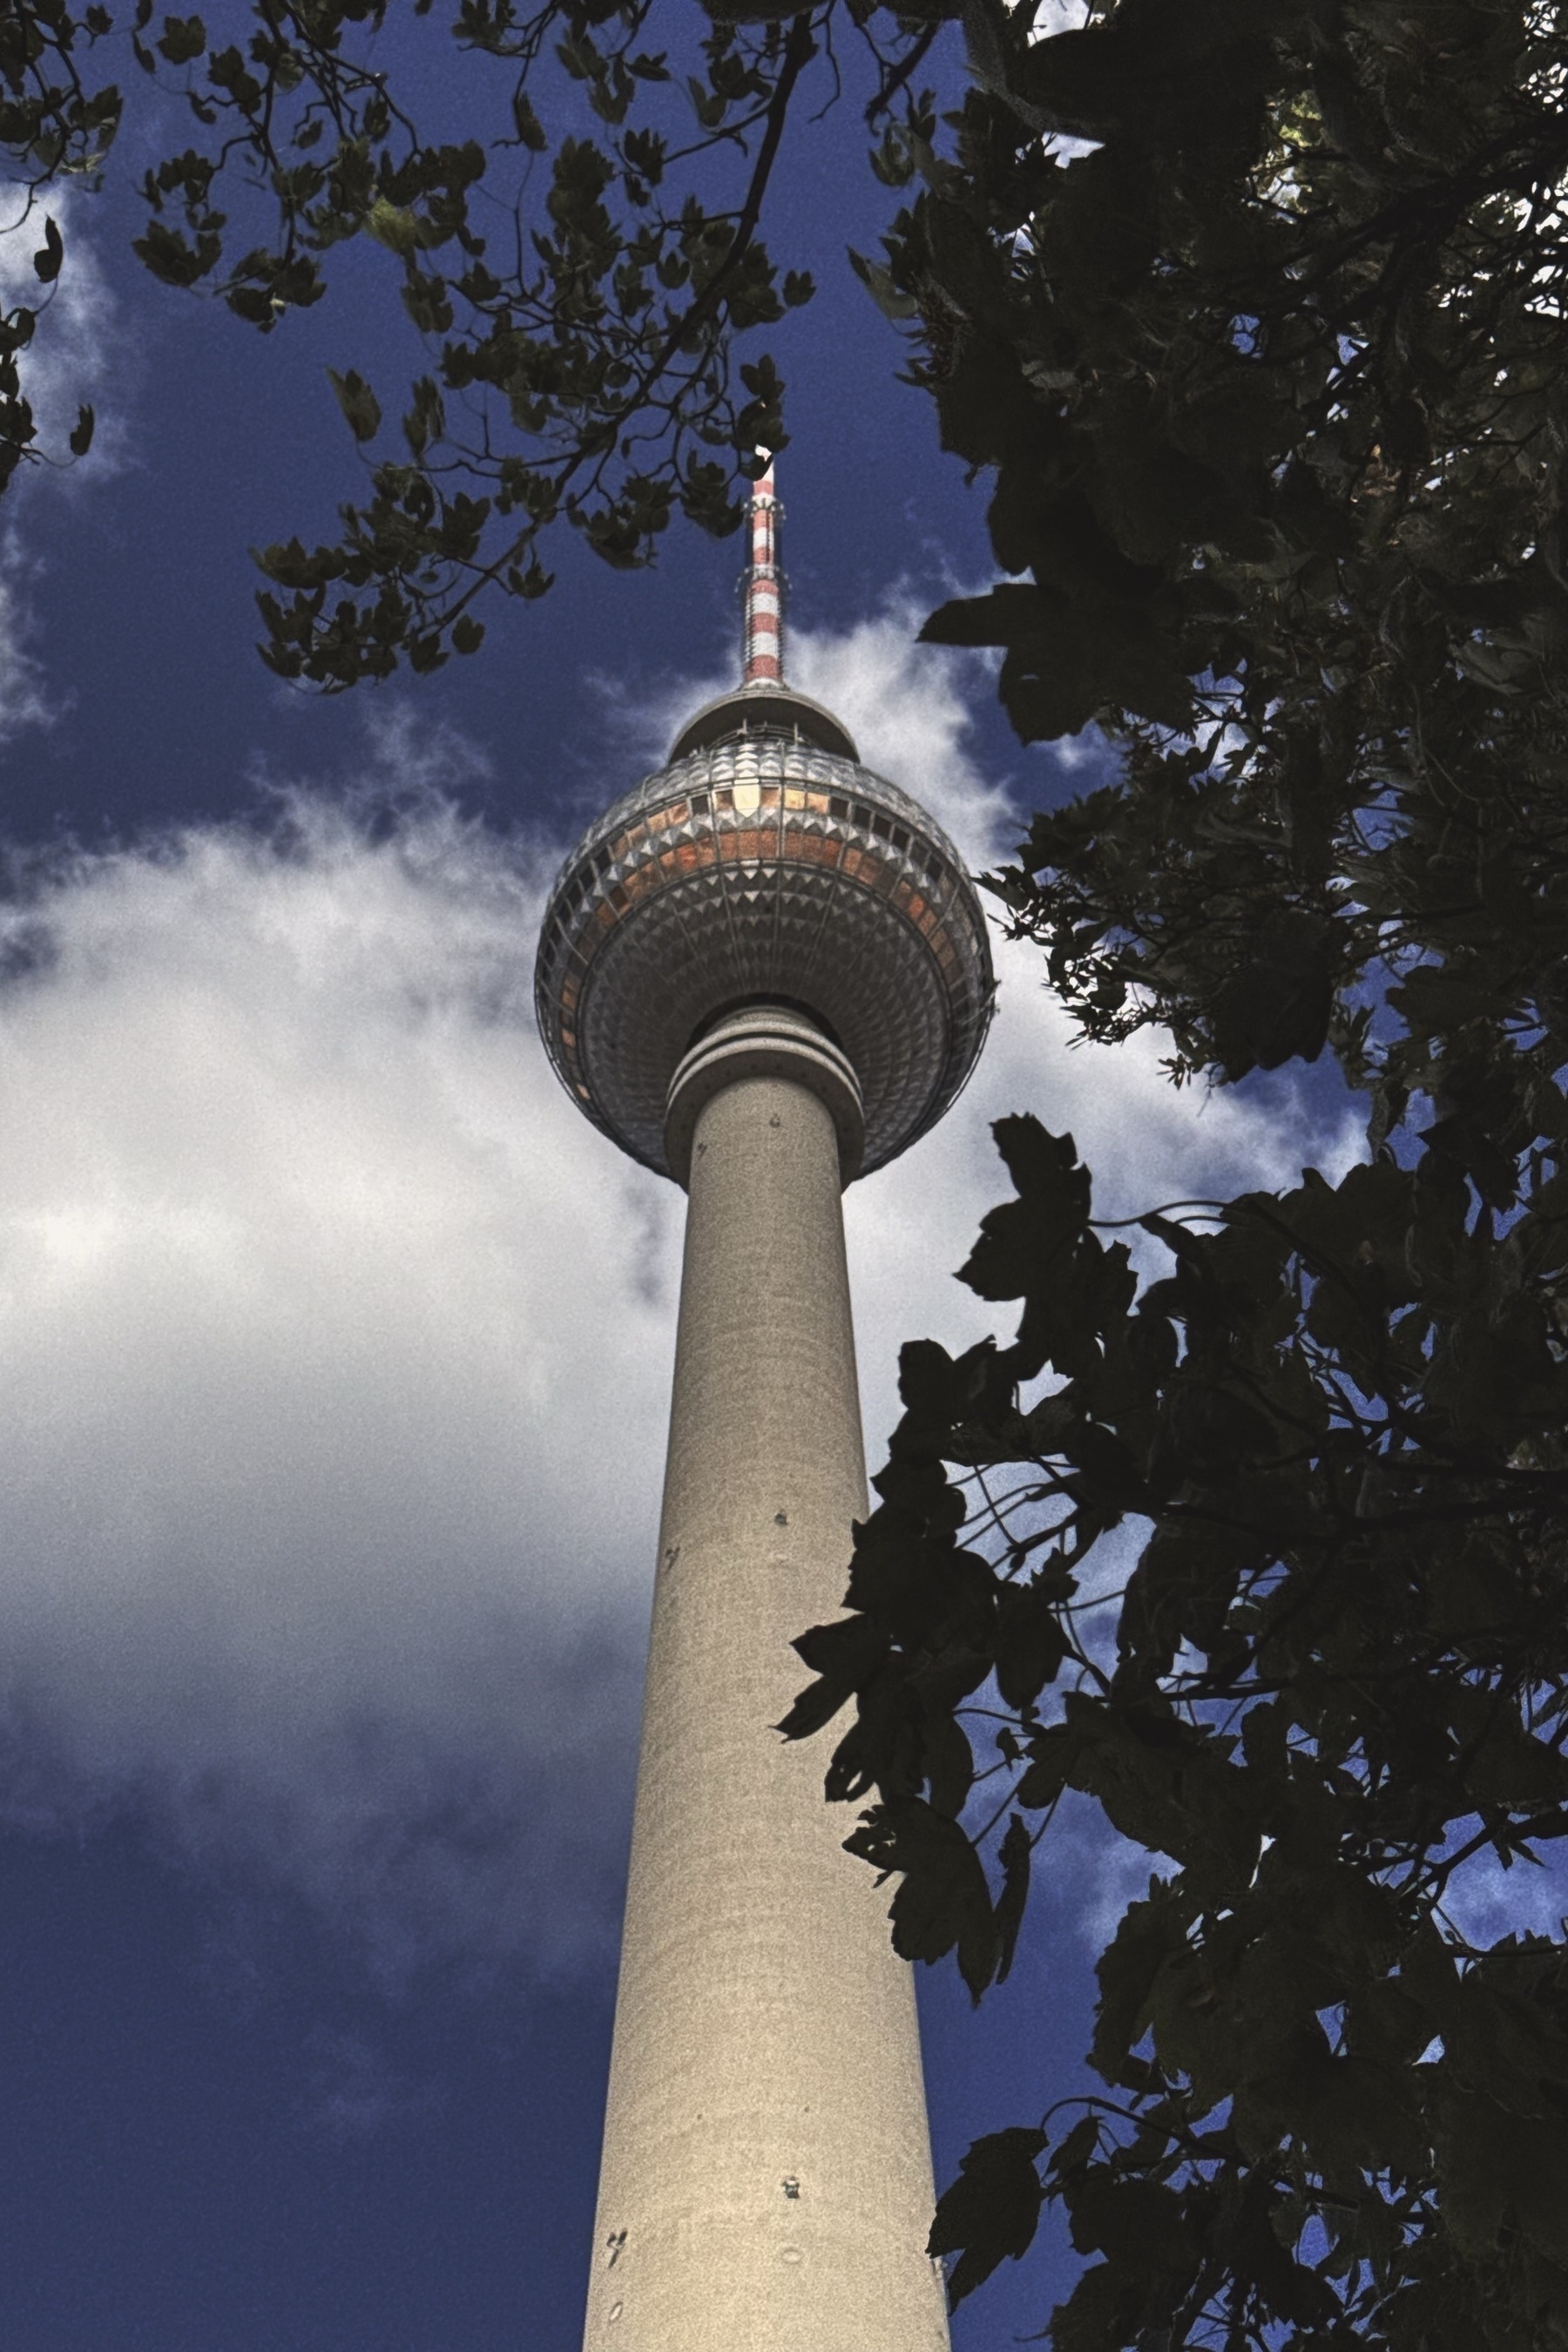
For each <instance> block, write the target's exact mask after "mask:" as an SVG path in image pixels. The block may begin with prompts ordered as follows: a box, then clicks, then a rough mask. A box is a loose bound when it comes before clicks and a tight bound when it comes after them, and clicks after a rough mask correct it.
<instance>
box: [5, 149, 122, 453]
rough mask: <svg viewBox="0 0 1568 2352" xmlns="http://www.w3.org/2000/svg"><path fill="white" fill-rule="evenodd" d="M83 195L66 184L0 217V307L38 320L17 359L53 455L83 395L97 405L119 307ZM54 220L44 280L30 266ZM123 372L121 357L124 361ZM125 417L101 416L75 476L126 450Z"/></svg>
mask: <svg viewBox="0 0 1568 2352" xmlns="http://www.w3.org/2000/svg"><path fill="white" fill-rule="evenodd" d="M84 212H85V200H84V198H83V197H82V195H81V194H80V193H79V191H78V190H77V189H74V188H71V187H68V186H66V185H64V184H57V185H55V186H54V187H52V188H49V189H48V190H47V191H46V192H45V194H43V195H42V196H40V197H39V198H38V199H37V201H36V202H35V204H34V205H33V206H32V208H31V210H30V211H26V212H24V211H23V210H22V209H21V207H20V205H17V207H16V211H15V213H14V214H13V215H9V216H7V217H6V218H5V219H4V220H0V306H3V307H4V308H5V310H14V309H16V307H17V306H18V305H20V306H22V307H25V308H26V309H27V310H31V311H33V313H34V314H35V316H36V317H37V329H36V331H35V333H34V336H33V340H32V341H31V343H30V344H29V345H28V346H27V348H26V351H25V352H23V354H22V357H21V360H20V362H19V365H20V369H21V376H22V391H23V394H24V396H25V397H26V400H27V401H28V402H29V403H30V404H31V406H32V410H33V415H34V417H35V420H36V422H37V432H38V440H39V443H40V445H41V446H42V448H43V449H44V451H45V452H46V453H47V456H48V457H49V458H50V459H51V460H54V461H57V462H58V461H62V460H64V459H66V457H67V448H66V444H67V441H68V436H69V435H70V432H71V429H72V427H73V426H74V425H75V424H76V420H77V410H78V408H79V406H80V405H81V404H83V403H84V402H85V403H88V404H91V405H93V406H95V407H97V406H99V405H100V403H101V401H102V397H103V394H104V391H105V388H106V386H107V385H108V383H109V382H110V370H111V368H112V367H113V365H114V361H115V354H116V348H117V345H116V338H117V331H118V306H117V304H116V302H115V300H114V297H113V296H112V294H111V293H110V289H109V283H108V279H107V278H106V276H105V274H104V268H103V264H102V261H101V259H100V255H99V251H98V247H97V246H96V245H95V243H94V241H93V239H92V237H91V236H89V234H88V232H87V230H86V227H85V226H84ZM46 219H52V220H53V222H54V224H55V226H56V227H57V228H58V230H59V232H60V236H61V239H62V241H63V244H64V247H65V260H64V264H63V266H62V268H61V270H60V274H59V276H58V278H56V279H55V280H54V282H53V284H52V285H46V284H45V283H44V282H43V281H42V280H41V279H40V278H39V277H38V273H37V269H36V268H34V266H33V262H34V256H35V255H36V254H37V253H38V252H39V251H40V250H41V248H42V247H43V243H44V224H45V221H46ZM121 375H123V359H122V360H121ZM123 431H124V427H123V422H122V420H121V417H120V415H119V414H118V412H117V411H115V410H113V409H112V408H110V410H108V411H107V412H104V413H102V414H100V417H99V425H98V430H97V432H96V433H95V435H94V436H93V445H92V447H91V449H90V451H89V454H88V456H87V457H86V458H85V459H83V460H82V462H81V464H80V466H79V467H73V468H72V474H73V476H74V477H76V478H82V477H89V476H94V477H99V478H101V477H102V476H103V475H104V474H105V473H106V472H108V471H109V470H110V468H112V467H114V466H116V465H117V464H118V463H119V462H120V460H121V457H122V454H123Z"/></svg>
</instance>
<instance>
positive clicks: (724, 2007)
mask: <svg viewBox="0 0 1568 2352" xmlns="http://www.w3.org/2000/svg"><path fill="white" fill-rule="evenodd" d="M778 516H779V508H778V502H777V499H776V497H775V494H774V489H773V474H772V471H771V469H770V471H769V472H767V473H766V474H764V475H763V478H762V479H761V480H760V481H759V482H758V483H757V485H756V487H755V489H754V490H753V492H752V499H751V509H750V518H749V521H750V533H751V563H750V566H749V568H748V570H747V572H746V575H745V638H744V644H745V667H744V677H743V681H742V685H741V686H740V687H739V688H738V689H736V690H734V691H733V692H731V693H729V694H725V695H722V696H721V698H719V700H718V701H716V702H712V703H710V704H709V705H708V706H707V707H706V708H705V709H701V710H699V711H698V712H697V713H696V715H695V717H693V718H692V719H689V721H688V723H687V724H686V726H685V727H683V728H682V730H680V733H679V735H678V736H677V738H676V740H675V743H674V745H673V747H672V749H671V751H670V754H669V758H668V762H667V764H666V765H665V766H664V767H662V768H661V769H659V770H658V772H657V774H655V775H651V776H649V777H647V778H646V779H645V781H644V782H642V783H640V784H638V785H637V788H636V790H635V791H633V792H630V793H626V795H625V796H624V798H622V799H620V800H618V801H616V803H615V804H614V805H613V807H611V808H610V809H608V810H607V811H606V812H605V814H604V815H603V816H602V817H601V818H600V819H599V821H598V823H597V824H594V825H592V826H590V828H589V830H588V832H587V833H586V835H584V838H583V840H582V841H581V842H580V843H579V844H578V845H577V847H576V849H575V850H574V852H573V854H572V856H570V857H569V858H568V859H567V861H566V864H565V866H563V868H562V871H561V875H560V877H559V879H558V880H557V882H556V885H555V888H554V891H553V894H552V898H551V901H550V906H549V908H548V910H547V912H546V915H545V919H544V927H543V933H542V938H541V941H540V948H539V961H538V967H537V971H536V975H535V1002H536V1004H537V1008H538V1013H539V1024H540V1027H541V1029H542V1032H543V1035H544V1041H545V1045H546V1046H547V1048H548V1050H549V1053H550V1057H551V1059H552V1062H553V1063H554V1065H555V1067H556V1069H557V1071H558V1072H559V1073H560V1076H561V1077H562V1079H563V1082H564V1084H565V1085H566V1087H567V1088H568V1090H569V1091H570V1092H571V1094H572V1095H573V1096H574V1098H575V1100H576V1101H577V1103H578V1104H579V1105H580V1107H581V1108H582V1109H583V1110H584V1112H585V1113H586V1115H587V1117H588V1118H591V1119H592V1120H593V1121H594V1122H595V1125H596V1126H598V1127H600V1128H602V1129H604V1130H605V1133H606V1134H607V1135H608V1136H610V1137H611V1138H612V1139H614V1140H615V1141H616V1143H618V1144H619V1145H620V1147H621V1149H622V1150H624V1151H627V1152H629V1153H630V1154H631V1155H632V1157H633V1159H635V1160H641V1161H642V1162H643V1163H644V1164H645V1165H646V1166H647V1167H649V1168H656V1169H658V1171H660V1173H661V1174H664V1175H668V1176H672V1177H673V1178H674V1179H675V1180H676V1181H677V1182H678V1183H679V1184H682V1185H684V1186H685V1188H686V1190H687V1192H688V1195H689V1205H688V1209H687V1221H686V1252H685V1261H684V1266H683V1270H682V1275H681V1288H680V1317H679V1330H678V1336H677V1341H676V1360H675V1389H674V1397H673V1402H672V1405H671V1411H670V1427H669V1451H668V1460H667V1465H666V1471H665V1486H664V1513H663V1519H662V1523H661V1526H660V1530H659V1558H658V1579H657V1582H656V1586H655V1592H654V1603H653V1627H652V1633H651V1638H650V1645H649V1652H648V1666H647V1694H646V1697H645V1701H644V1714H643V1732H642V1753H641V1760H640V1764H639V1767H638V1774H637V1815H636V1822H635V1827H634V1831H633V1838H632V1857H631V1877H630V1885H629V1887H628V1891H627V1896H626V1927H625V1935H624V1940H623V1945H622V1953H621V1973H620V1987H619V1992H618V1995H617V2000H616V2032H615V2050H614V2055H613V2058H612V2061H611V2069H610V2093H609V2107H608V2112H607V2114H606V2116H605V2145H604V2157H603V2163H602V2168H601V2172H600V2181H599V2205H598V2218H597V2222H596V2226H595V2243H594V2257H593V2275H592V2280H591V2283H590V2285H589V2290H588V2316H587V2327H586V2333H585V2336H584V2347H585V2352H945V2347H946V2345H947V2341H948V2336H947V2319H946V2306H945V2297H944V2294H943V2288H942V2279H941V2277H940V2275H939V2273H938V2272H937V2270H936V2268H935V2266H934V2264H933V2263H931V2260H930V2258H929V2257H928V2255H927V2254H926V2252H925V2241H926V2233H927V2231H928V2229H929V2227H930V2222H931V2207H932V2201H933V2200H932V2188H931V2154H930V2147H929V2140H928V2135H927V2126H926V2114H925V2095H924V2088H923V2084H922V2082H921V2062H920V2043H919V2037H918V2030H917V2026H916V2021H915V2004H914V1987H913V1982H912V1978H911V1972H910V1969H909V1967H908V1966H907V1964H906V1963H905V1962H904V1961H902V1960H900V1959H899V1958H897V1957H896V1956H895V1954H894V1953H893V1950H892V1948H891V1946H890V1943H889V1930H888V1923H887V1917H886V1898H885V1897H879V1895H878V1894H877V1891H876V1888H875V1886H874V1885H873V1882H872V1879H871V1876H870V1874H869V1873H868V1871H867V1869H866V1868H865V1865H864V1864H861V1863H858V1862H856V1861H853V1860H852V1859H851V1858H850V1857H849V1856H848V1855H847V1854H846V1853H844V1852H843V1850H842V1847H841V1845H840V1843H839V1839H840V1835H841V1829H840V1825H839V1824H838V1823H837V1822H836V1821H835V1820H834V1818H833V1816H832V1815H831V1814H830V1813H829V1811H828V1810H827V1808H826V1804H825V1802H824V1800H823V1794H822V1759H820V1757H818V1756H817V1755H816V1753H815V1752H814V1751H813V1750H811V1749H809V1748H794V1747H784V1746H783V1745H781V1743H780V1741H779V1739H778V1738H777V1737H776V1735H775V1733H774V1732H773V1729H772V1728H771V1727H772V1726H773V1725H774V1724H776V1723H777V1721H778V1720H779V1718H780V1717H781V1716H782V1715H783V1714H784V1712H785V1710H786V1709H787V1707H788V1706H789V1705H790V1702H791V1700H792V1698H793V1697H794V1696H795V1692H796V1690H797V1689H798V1688H799V1686H800V1684H801V1681H802V1678H803V1669H802V1667H801V1665H800V1663H799V1661H798V1659H797V1658H796V1657H795V1654H794V1653H793V1652H792V1650H791V1648H790V1643H791V1642H792V1640H793V1639H794V1637H795V1634H797V1633H800V1632H802V1631H803V1630H804V1629H805V1627H806V1626H807V1625H810V1624H813V1623H816V1622H819V1621H820V1620H821V1619H823V1618H824V1617H826V1616H832V1615H834V1614H836V1613H837V1610H838V1609H839V1607H840V1605H841V1601H842V1596H843V1590H844V1584H845V1580H846V1569H847V1561H848V1558H849V1552H850V1543H851V1537H850V1524H851V1521H852V1520H854V1519H855V1518H857V1517H863V1516H864V1514H865V1510H866V1473H865V1462H864V1456H863V1453H862V1445H861V1435H860V1411H859V1398H858V1391H857V1386H856V1376H855V1339H854V1331H853V1328H852V1325H851V1321H850V1307H849V1286H848V1278H847V1271H846V1266H845V1255H844V1223H843V1214H842V1210H841V1206H840V1194H841V1192H842V1189H843V1187H844V1185H845V1184H847V1182H849V1181H851V1179H853V1178H854V1177H855V1176H857V1175H858V1174H864V1173H866V1172H868V1171H869V1170H871V1169H874V1168H879V1167H881V1166H882V1165H883V1164H884V1163H885V1162H886V1161H888V1160H891V1159H893V1158H894V1157H895V1155H896V1154H897V1153H899V1152H900V1151H902V1150H905V1149H906V1148H907V1147H908V1146H909V1145H910V1144H911V1143H912V1142H914V1140H915V1139H916V1138H917V1137H918V1136H921V1135H923V1134H924V1133H925V1131H926V1129H928V1128H931V1127H933V1126H934V1125H935V1123H936V1121H937V1120H938V1119H939V1118H941V1117H942V1113H943V1112H944V1111H945V1110H946V1109H947V1108H948V1106H949V1104H950V1103H951V1102H952V1099H953V1097H954V1096H955V1095H956V1094H957V1093H958V1090H959V1088H960V1087H962V1086H963V1082H964V1080H965V1079H966V1078H967V1076H969V1073H970V1071H971V1069H972V1068H973V1065H974V1061H975V1058H976V1056H977V1055H978V1054H979V1051H980V1047H981V1045H982V1043H983V1041H984V1034H985V1029H986V1024H987V1022H988V1020H989V1018H990V1012H991V1001H992V994H993V981H992V974H991V960H990V953H989V950H988V947H987V944H986V938H985V929H984V922H983V920H982V918H981V913H980V908H979V905H978V902H977V900H976V898H975V895H974V891H973V887H972V886H971V884H970V882H969V879H968V877H967V876H966V875H965V873H964V870H963V865H962V864H961V862H960V860H959V857H958V854H957V852H956V851H955V850H954V848H953V846H952V843H951V842H950V841H949V840H948V839H947V838H946V836H945V835H943V834H942V832H941V831H940V830H939V828H938V827H937V826H936V825H935V824H932V822H931V818H930V817H929V816H927V815H926V814H925V812H924V811H923V810H922V809H921V808H920V807H919V806H918V804H917V803H915V802H914V801H912V800H910V798H909V796H908V795H907V794H906V793H902V792H900V790H899V788H898V786H897V785H895V784H890V783H889V782H886V781H885V780H884V779H883V778H882V777H880V776H877V775H873V774H872V773H871V772H870V771H869V770H868V769H866V768H863V767H862V766H861V765H860V764H859V757H858V752H857V751H856V749H855V746H854V744H853V742H852V741H851V740H850V738H849V736H848V735H847V732H846V731H845V730H844V728H843V727H841V726H840V724H839V723H838V721H837V719H834V718H833V717H832V716H831V715H830V714H829V713H828V712H827V711H826V710H824V709H822V708H821V707H820V705H818V704H817V703H815V702H811V701H808V700H807V699H806V698H805V696H804V695H801V694H797V693H796V692H795V690H794V688H791V687H789V686H787V685H786V684H785V683H784V662H783V639H782V618H783V615H782V586H783V583H782V577H781V574H780V572H779V571H778V568H777V562H776V554H777V550H776V543H775V541H776V524H777V520H778Z"/></svg>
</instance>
